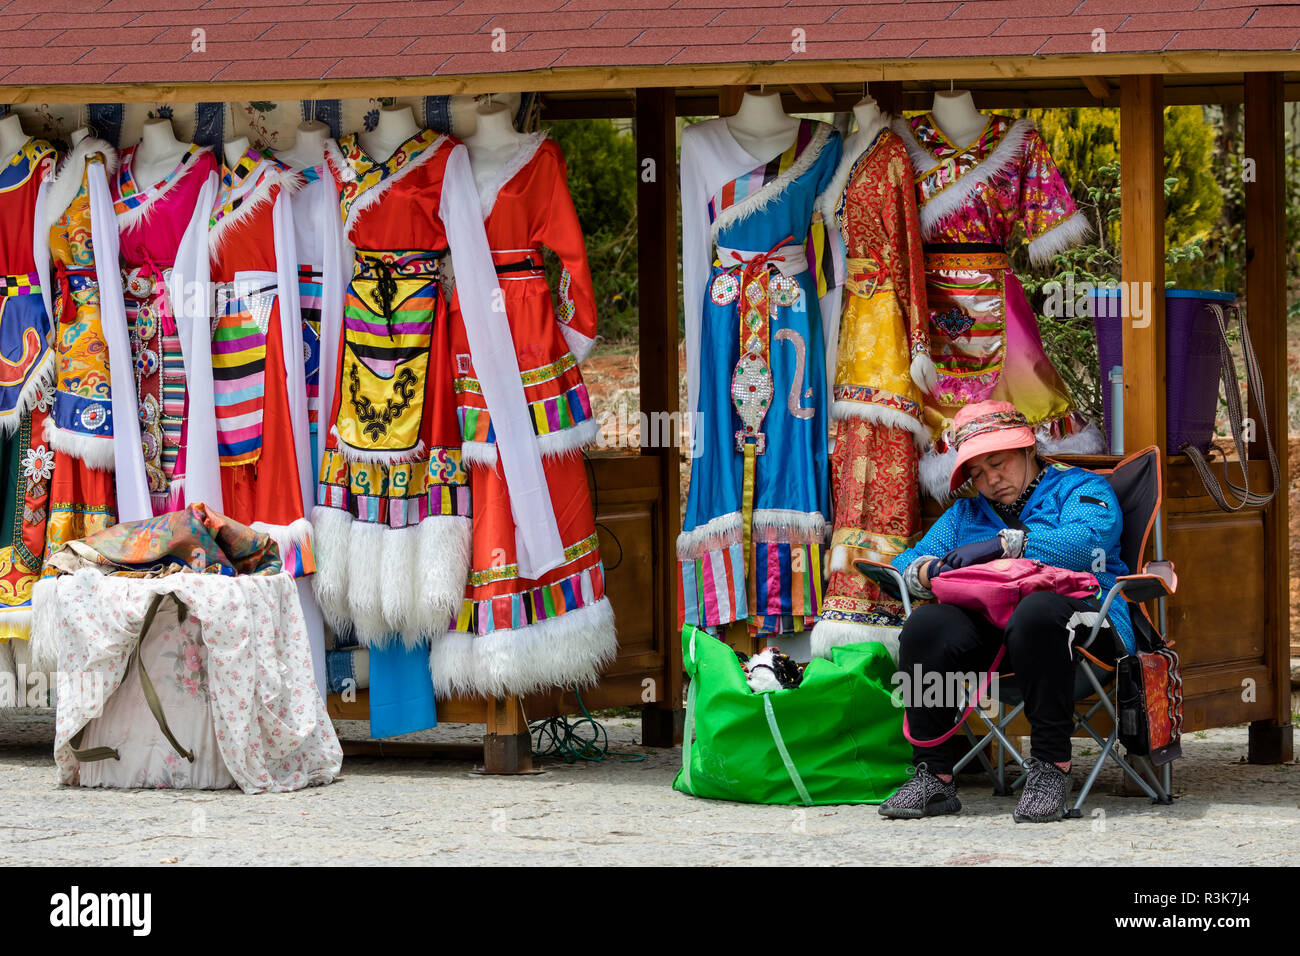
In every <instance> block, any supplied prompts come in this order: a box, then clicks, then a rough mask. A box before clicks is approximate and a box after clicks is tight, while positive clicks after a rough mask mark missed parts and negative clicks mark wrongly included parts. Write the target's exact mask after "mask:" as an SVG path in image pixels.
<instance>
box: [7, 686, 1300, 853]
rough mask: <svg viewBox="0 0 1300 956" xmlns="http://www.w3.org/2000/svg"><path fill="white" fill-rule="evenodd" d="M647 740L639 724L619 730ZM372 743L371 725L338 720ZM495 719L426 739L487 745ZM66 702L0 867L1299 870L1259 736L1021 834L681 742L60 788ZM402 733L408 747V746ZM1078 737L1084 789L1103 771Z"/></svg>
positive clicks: (1006, 805)
mask: <svg viewBox="0 0 1300 956" xmlns="http://www.w3.org/2000/svg"><path fill="white" fill-rule="evenodd" d="M605 723H606V726H607V728H608V730H609V734H610V745H611V748H612V749H615V750H633V751H640V750H641V748H640V747H638V746H637V740H638V738H639V721H635V720H628V719H618V718H616V719H611V720H608V721H606V722H605ZM339 729H340V734H341V736H343V737H345V738H349V739H361V738H362V737H364V735H365V732H366V728H365V725H364V724H357V723H353V722H342V723H340V724H339ZM481 733H482V728H481V726H477V727H476V726H473V725H456V726H450V727H444V728H438V729H437V730H435V731H431V732H429V733H428V734H423V735H413V736H415V737H416V739H420V738H429V737H436V738H437V739H441V740H462V741H463V740H475V739H477V738H478V735H480V734H481ZM53 739H54V731H53V718H52V715H51V713H50V712H48V711H46V712H39V711H28V712H14V711H0V807H2V808H3V809H2V810H0V863H5V864H61V865H72V866H94V865H111V864H136V865H157V864H160V863H161V864H178V865H204V864H219V865H243V864H279V865H286V864H287V865H333V866H338V865H353V864H413V863H414V864H427V863H440V864H530V863H539V864H560V865H563V864H595V865H619V864H747V863H773V864H815V865H841V864H892V865H899V864H921V863H927V864H981V863H992V864H1017V863H1047V864H1077V863H1089V864H1093V865H1098V864H1102V865H1105V864H1115V863H1135V864H1161V865H1222V866H1232V865H1254V864H1290V865H1296V864H1300V765H1297V764H1295V763H1292V764H1288V765H1285V766H1251V765H1249V764H1246V763H1244V760H1245V755H1246V728H1245V727H1235V728H1225V729H1219V730H1213V731H1209V732H1207V733H1204V734H1191V735H1188V736H1187V737H1185V738H1184V741H1183V748H1184V753H1185V754H1186V756H1185V757H1184V759H1182V760H1180V761H1178V762H1177V763H1176V764H1175V780H1174V785H1175V792H1176V794H1178V799H1177V800H1176V801H1175V803H1174V805H1173V806H1172V807H1160V806H1153V805H1152V804H1151V803H1150V802H1149V801H1148V800H1147V799H1146V798H1144V797H1120V796H1115V795H1112V793H1111V792H1110V791H1111V790H1112V789H1113V788H1114V787H1115V785H1116V783H1117V782H1118V778H1119V774H1118V772H1117V771H1115V770H1114V769H1113V768H1107V769H1106V770H1104V771H1103V773H1102V776H1101V779H1100V782H1099V784H1098V791H1097V793H1096V796H1095V797H1093V798H1091V799H1090V804H1089V810H1088V814H1089V815H1087V816H1085V817H1084V818H1083V819H1080V820H1071V821H1065V822H1062V823H1056V824H1041V825H1029V824H1020V825H1016V824H1014V823H1013V822H1012V820H1011V807H1012V805H1013V804H1012V801H1011V799H1010V798H1002V797H994V796H992V795H991V793H990V790H989V787H988V786H987V784H986V783H984V782H983V781H982V780H980V779H979V778H976V777H965V778H962V780H963V784H964V786H963V787H962V790H961V797H962V802H963V804H964V809H963V811H962V812H961V813H960V814H958V815H956V816H952V817H943V818H938V819H931V820H923V821H901V820H900V821H889V820H885V819H883V818H881V817H880V816H878V815H877V813H876V809H875V807H849V806H842V807H814V808H810V809H807V810H801V809H794V808H790V807H770V806H753V805H748V804H737V803H726V802H718V801H711V800H701V799H696V798H694V797H689V796H686V795H684V794H680V793H677V792H676V791H674V790H672V789H671V784H672V779H673V776H674V774H675V773H676V771H677V768H678V767H679V766H680V761H681V751H680V749H677V748H674V749H672V750H650V749H647V750H645V751H644V753H646V754H647V758H646V760H645V761H644V762H641V763H627V762H620V761H618V760H616V759H611V760H609V761H607V762H604V763H599V764H575V765H566V764H564V763H562V762H559V761H558V760H550V761H547V762H546V763H545V764H544V766H545V767H546V768H547V772H546V773H543V774H539V775H536V776H530V777H485V776H477V775H474V774H473V773H471V772H470V770H471V765H470V764H468V763H460V762H452V761H432V760H429V759H423V758H406V757H388V758H373V757H349V758H347V759H346V760H345V763H344V772H343V776H342V778H341V779H340V780H339V781H338V782H337V783H334V784H332V785H331V786H327V787H317V788H313V789H310V790H305V791H300V792H298V793H291V794H265V795H260V796H253V797H249V796H244V795H243V794H241V793H239V792H238V791H224V792H211V791H146V790H111V791H104V790H89V789H86V790H83V789H80V788H75V787H72V788H61V787H59V786H58V785H57V784H56V783H55V775H54V765H53V761H52V759H51V757H50V747H51V744H52V741H53ZM404 739H405V738H404ZM1089 749H1093V748H1090V747H1089V746H1088V745H1087V744H1085V743H1084V742H1083V741H1076V742H1075V756H1076V765H1075V780H1076V786H1077V785H1078V784H1079V783H1081V782H1082V780H1083V774H1084V773H1086V772H1087V770H1088V769H1089V768H1090V767H1091V765H1092V760H1091V758H1090V757H1088V756H1086V755H1085V753H1084V751H1086V750H1089Z"/></svg>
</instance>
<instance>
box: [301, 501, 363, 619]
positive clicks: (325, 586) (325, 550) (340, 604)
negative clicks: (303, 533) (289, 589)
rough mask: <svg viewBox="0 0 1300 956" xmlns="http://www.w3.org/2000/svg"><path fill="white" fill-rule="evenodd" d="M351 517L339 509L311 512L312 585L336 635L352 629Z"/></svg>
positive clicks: (325, 508)
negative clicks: (350, 590) (350, 608)
mask: <svg viewBox="0 0 1300 956" xmlns="http://www.w3.org/2000/svg"><path fill="white" fill-rule="evenodd" d="M353 520H354V519H353V517H352V515H350V514H348V512H346V511H343V510H342V509H339V508H327V507H324V506H317V507H315V508H313V509H312V511H311V523H312V549H313V550H314V552H315V554H316V573H315V574H313V575H312V576H311V577H312V587H313V588H314V589H315V591H316V601H317V603H319V604H320V609H321V613H322V614H323V615H324V616H325V620H326V621H327V622H328V623H329V626H330V627H331V628H333V629H334V630H335V631H336V632H338V633H340V634H347V633H349V632H350V631H351V630H352V619H351V618H350V617H349V615H348V546H349V544H350V543H351V541H352V522H353Z"/></svg>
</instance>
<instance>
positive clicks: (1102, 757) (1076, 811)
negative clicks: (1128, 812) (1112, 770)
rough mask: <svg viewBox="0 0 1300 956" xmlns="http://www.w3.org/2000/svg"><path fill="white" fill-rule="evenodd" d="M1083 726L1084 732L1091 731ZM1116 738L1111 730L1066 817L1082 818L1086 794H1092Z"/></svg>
mask: <svg viewBox="0 0 1300 956" xmlns="http://www.w3.org/2000/svg"><path fill="white" fill-rule="evenodd" d="M1083 726H1084V729H1085V730H1088V731H1089V732H1091V731H1092V728H1091V727H1090V726H1088V725H1087V724H1084V725H1083ZM1093 736H1097V735H1096V734H1094V735H1093ZM1117 736H1118V731H1117V730H1112V731H1111V733H1110V739H1109V740H1107V741H1106V743H1105V744H1104V745H1103V746H1102V748H1101V752H1100V753H1099V754H1098V755H1097V762H1096V763H1094V764H1093V765H1092V772H1091V773H1089V774H1088V779H1087V780H1086V781H1084V784H1083V788H1082V789H1081V790H1080V791H1079V796H1078V799H1076V800H1075V801H1074V806H1073V807H1072V808H1071V809H1070V812H1069V813H1067V814H1066V816H1068V817H1081V816H1083V803H1084V801H1085V800H1087V799H1088V794H1089V793H1091V792H1092V785H1093V784H1094V783H1096V782H1097V777H1098V776H1100V774H1101V768H1102V767H1104V766H1105V765H1106V758H1107V757H1108V756H1110V754H1111V752H1112V751H1113V750H1114V748H1115V740H1116V738H1117ZM1097 741H1098V743H1100V742H1101V738H1100V737H1097Z"/></svg>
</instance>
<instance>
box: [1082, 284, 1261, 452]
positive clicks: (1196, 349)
mask: <svg viewBox="0 0 1300 956" xmlns="http://www.w3.org/2000/svg"><path fill="white" fill-rule="evenodd" d="M1090 298H1091V300H1092V321H1093V328H1094V329H1095V330H1096V333H1097V358H1098V360H1099V362H1100V366H1101V381H1102V400H1103V404H1104V406H1105V414H1106V434H1107V435H1109V434H1110V428H1111V408H1110V370H1111V369H1112V368H1113V367H1114V366H1116V365H1121V366H1122V365H1123V364H1124V348H1123V337H1124V331H1123V325H1122V324H1121V322H1122V321H1123V319H1122V315H1121V309H1122V307H1121V300H1120V291H1119V289H1117V288H1115V289H1097V290H1095V291H1094V292H1093V294H1092V295H1091V296H1090ZM1236 301H1237V297H1236V296H1235V295H1233V294H1232V293H1231V292H1214V291H1210V290H1206V289H1167V290H1165V410H1166V445H1165V447H1166V451H1167V452H1168V453H1169V454H1171V455H1177V454H1181V453H1182V452H1181V451H1180V449H1181V448H1182V447H1183V446H1184V445H1193V446H1194V447H1196V448H1199V449H1200V450H1201V451H1203V452H1204V451H1208V450H1209V447H1210V441H1211V439H1212V438H1213V437H1214V419H1215V415H1216V413H1217V412H1218V408H1219V324H1218V322H1216V321H1215V319H1214V314H1213V313H1212V312H1210V310H1209V308H1207V306H1208V304H1209V303H1210V302H1217V303H1218V304H1220V305H1222V306H1223V307H1224V308H1225V309H1226V308H1228V307H1230V306H1232V305H1234V304H1235V303H1236Z"/></svg>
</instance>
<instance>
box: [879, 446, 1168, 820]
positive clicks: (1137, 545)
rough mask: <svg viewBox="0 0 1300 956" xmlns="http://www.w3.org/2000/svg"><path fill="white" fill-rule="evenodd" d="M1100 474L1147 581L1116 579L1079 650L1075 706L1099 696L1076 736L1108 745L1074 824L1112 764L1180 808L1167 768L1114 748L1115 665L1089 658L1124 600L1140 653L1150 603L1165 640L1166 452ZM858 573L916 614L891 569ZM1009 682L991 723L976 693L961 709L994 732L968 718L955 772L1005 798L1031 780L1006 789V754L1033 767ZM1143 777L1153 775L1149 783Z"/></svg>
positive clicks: (1126, 555) (1123, 548)
mask: <svg viewBox="0 0 1300 956" xmlns="http://www.w3.org/2000/svg"><path fill="white" fill-rule="evenodd" d="M1093 471H1094V472H1095V473H1096V474H1099V475H1103V476H1105V478H1106V480H1107V481H1109V482H1110V485H1111V488H1112V489H1114V492H1115V497H1116V498H1117V499H1118V500H1119V506H1120V510H1121V511H1122V512H1123V515H1124V523H1123V528H1122V530H1121V532H1120V557H1121V558H1123V560H1124V564H1125V565H1126V566H1127V567H1129V568H1138V567H1141V568H1142V570H1141V572H1140V573H1135V574H1127V575H1124V576H1122V577H1118V578H1116V580H1115V584H1114V586H1113V587H1112V588H1111V589H1110V590H1109V591H1108V592H1107V594H1106V596H1105V598H1104V599H1103V601H1102V605H1101V611H1100V613H1099V614H1098V616H1097V620H1096V622H1094V624H1093V626H1092V628H1091V630H1090V631H1089V634H1088V636H1087V638H1086V639H1085V640H1084V641H1082V642H1081V643H1076V645H1075V651H1076V652H1077V653H1076V662H1075V673H1074V676H1075V681H1074V701H1075V703H1076V704H1078V703H1080V702H1081V701H1085V700H1087V699H1088V698H1089V697H1092V696H1093V695H1096V697H1097V700H1096V701H1095V702H1094V703H1093V704H1092V705H1091V706H1090V707H1089V708H1088V710H1087V711H1086V712H1085V713H1083V714H1080V713H1079V712H1078V710H1077V708H1076V710H1075V712H1074V715H1073V717H1074V730H1075V731H1076V732H1077V731H1078V730H1080V729H1082V730H1083V731H1084V732H1085V733H1087V734H1088V735H1089V736H1091V737H1092V738H1093V740H1095V741H1096V742H1097V743H1098V744H1100V745H1101V752H1100V753H1099V754H1098V756H1097V760H1096V763H1095V764H1094V765H1093V768H1092V772H1091V773H1089V774H1088V779H1087V781H1086V782H1085V783H1084V785H1083V787H1082V788H1081V789H1080V791H1079V794H1078V797H1077V798H1076V800H1075V802H1074V806H1073V807H1072V808H1071V809H1070V811H1069V812H1068V814H1067V815H1068V816H1071V817H1078V816H1081V815H1082V807H1083V804H1084V801H1086V800H1087V798H1088V794H1089V792H1091V790H1092V786H1093V784H1094V783H1096V780H1097V777H1098V775H1099V774H1100V773H1101V768H1102V767H1103V766H1104V765H1105V763H1106V760H1107V759H1111V760H1113V761H1115V763H1116V764H1118V765H1119V767H1120V769H1121V770H1122V771H1123V772H1124V773H1125V774H1126V775H1127V776H1128V777H1129V778H1130V779H1132V780H1133V781H1134V783H1136V784H1137V786H1138V787H1140V788H1141V789H1142V791H1143V792H1144V793H1146V795H1147V796H1149V797H1150V798H1151V799H1152V800H1153V801H1154V802H1158V803H1162V804H1169V803H1172V802H1173V798H1172V796H1171V795H1170V790H1171V780H1170V772H1169V770H1170V768H1169V764H1168V763H1166V764H1165V765H1164V767H1163V768H1162V770H1161V772H1159V773H1158V772H1157V771H1156V768H1155V767H1154V766H1153V765H1152V763H1151V760H1150V758H1149V757H1146V756H1129V757H1128V759H1125V756H1122V755H1121V754H1120V753H1119V751H1118V750H1117V749H1116V748H1115V744H1116V742H1117V740H1118V736H1119V725H1120V722H1119V714H1118V709H1119V708H1118V700H1117V688H1116V681H1115V665H1111V664H1104V663H1102V662H1101V661H1100V660H1099V659H1098V658H1097V657H1095V656H1094V655H1093V654H1091V653H1090V652H1089V648H1090V647H1091V646H1092V643H1093V641H1094V640H1096V638H1097V636H1098V634H1099V632H1100V631H1101V628H1102V625H1103V623H1104V622H1106V621H1107V620H1108V616H1109V612H1110V608H1111V606H1112V605H1113V604H1114V602H1115V600H1116V599H1117V598H1121V597H1122V598H1123V599H1124V600H1126V601H1128V602H1129V604H1130V618H1131V619H1132V622H1133V631H1134V640H1135V641H1136V643H1137V646H1138V648H1139V649H1142V648H1143V646H1144V645H1145V644H1147V643H1148V642H1149V640H1150V637H1151V632H1152V631H1154V630H1155V627H1156V625H1155V624H1154V623H1153V622H1152V621H1151V619H1150V616H1149V614H1148V612H1147V609H1146V606H1145V605H1146V603H1147V602H1150V601H1153V600H1154V601H1156V603H1157V619H1158V621H1159V624H1160V626H1159V633H1161V634H1163V633H1164V630H1165V624H1166V610H1165V598H1166V597H1168V596H1169V595H1171V594H1173V593H1174V590H1175V589H1176V588H1177V586H1178V579H1177V577H1176V576H1175V574H1174V566H1173V563H1172V562H1170V561H1165V560H1164V542H1163V538H1162V534H1161V528H1160V502H1161V498H1162V495H1163V488H1162V485H1161V477H1160V450H1159V449H1158V448H1156V447H1155V446H1154V445H1152V446H1148V447H1147V448H1144V449H1142V450H1141V451H1138V452H1135V453H1134V454H1132V455H1129V456H1128V457H1127V458H1125V459H1123V460H1122V461H1120V462H1119V463H1118V464H1116V465H1115V467H1114V468H1109V469H1100V468H1099V469H1093ZM1153 531H1154V534H1155V538H1154V549H1155V557H1156V560H1154V561H1151V562H1148V563H1147V564H1145V565H1143V564H1142V555H1143V553H1144V552H1145V550H1146V545H1147V541H1148V539H1149V538H1150V537H1151V535H1152V532H1153ZM857 566H858V568H859V570H861V571H862V572H863V573H864V574H866V575H867V576H868V577H870V578H871V579H872V580H874V581H876V583H878V584H880V585H882V586H884V587H886V588H887V590H888V591H890V592H895V591H897V592H898V594H899V596H900V598H901V599H902V602H903V613H904V616H907V615H910V614H911V613H912V605H911V599H910V596H909V595H908V593H907V588H906V586H905V585H904V583H903V576H902V574H900V573H899V572H898V571H897V570H896V569H894V568H893V567H892V566H891V565H888V564H882V563H880V562H876V561H870V560H864V561H858V562H857ZM1135 612H1140V613H1135ZM1112 633H1113V632H1112V631H1108V633H1107V637H1108V639H1109V638H1110V636H1111V634H1112ZM1010 678H1011V675H1007V677H1006V678H1004V677H1003V676H1002V675H999V681H998V697H997V713H996V716H993V717H992V718H990V717H989V716H988V715H986V714H985V713H984V712H983V711H981V710H980V709H978V708H976V707H973V706H971V705H972V704H974V703H975V701H974V700H973V697H972V696H970V695H971V694H972V693H977V691H972V690H970V689H968V690H967V694H968V696H967V699H966V701H965V703H964V704H963V707H962V709H963V712H964V713H965V711H967V710H969V714H970V715H971V716H973V717H974V718H975V719H976V720H978V721H979V722H980V723H982V724H983V725H984V726H985V727H986V728H987V730H988V733H986V734H984V735H983V736H982V737H979V736H977V735H976V734H975V732H974V731H972V730H971V728H970V726H969V725H968V724H967V723H966V719H965V716H963V727H962V730H963V731H964V733H965V734H966V737H967V738H968V739H969V740H970V741H971V743H972V745H973V746H972V747H971V749H970V751H969V752H968V753H966V754H965V755H964V756H963V757H962V758H961V759H960V760H958V761H957V762H956V763H955V764H954V766H953V772H954V773H960V772H961V771H962V768H963V767H965V766H967V765H968V764H969V763H970V762H971V761H972V760H975V759H978V760H979V761H980V763H981V764H982V765H983V767H984V769H985V771H986V772H987V773H988V775H989V778H990V780H991V781H992V783H993V792H994V793H996V794H1000V795H1007V794H1010V793H1013V792H1014V791H1015V789H1016V788H1017V787H1019V786H1021V785H1022V784H1023V783H1024V781H1025V779H1026V776H1025V775H1024V774H1021V776H1020V777H1019V778H1018V779H1017V780H1016V781H1015V782H1014V783H1013V784H1011V785H1010V786H1008V785H1007V779H1006V755H1007V754H1010V755H1011V757H1012V759H1013V760H1014V761H1015V762H1016V763H1017V764H1019V765H1020V766H1021V768H1022V769H1024V768H1025V767H1026V759H1025V757H1024V756H1022V755H1021V753H1020V752H1019V750H1017V748H1016V747H1015V746H1014V745H1013V744H1012V743H1011V740H1010V739H1009V737H1008V734H1007V729H1008V727H1009V726H1010V724H1011V722H1012V721H1013V720H1015V719H1016V717H1018V716H1019V715H1020V714H1021V712H1022V711H1023V710H1024V708H1025V703H1024V698H1023V696H1022V694H1021V692H1020V689H1019V688H1018V687H1016V685H1015V683H1014V680H1013V679H1010ZM1099 711H1104V712H1105V713H1106V714H1108V715H1109V716H1110V719H1111V722H1112V727H1111V731H1110V735H1109V736H1108V737H1103V736H1102V735H1101V734H1100V733H1098V732H1097V730H1096V729H1095V728H1094V727H1093V726H1092V724H1091V721H1092V720H1093V718H1095V717H1096V716H1097V714H1098V712H1099ZM994 740H997V741H998V742H999V743H1000V744H1001V748H1000V749H999V751H998V759H997V766H996V768H995V767H994V765H993V763H992V762H991V761H990V760H989V758H988V755H987V754H986V753H985V751H986V750H987V749H988V748H989V746H990V745H991V744H992V742H993V741H994ZM1130 761H1133V762H1136V763H1137V765H1138V767H1140V768H1141V770H1142V773H1139V772H1138V770H1137V769H1135V768H1134V766H1133V765H1132V763H1130ZM1144 774H1145V775H1146V777H1145V778H1144V776H1143V775H1144Z"/></svg>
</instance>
